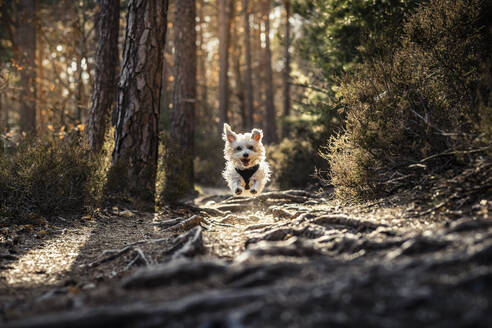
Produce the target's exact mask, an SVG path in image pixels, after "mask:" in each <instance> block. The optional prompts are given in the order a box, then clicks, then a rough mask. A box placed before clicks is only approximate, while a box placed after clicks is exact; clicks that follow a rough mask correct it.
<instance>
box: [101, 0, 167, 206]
mask: <svg viewBox="0 0 492 328" xmlns="http://www.w3.org/2000/svg"><path fill="white" fill-rule="evenodd" d="M167 7H168V1H167V0H147V1H137V0H130V1H129V2H128V14H127V23H126V24H127V25H126V37H125V48H124V51H123V65H122V68H121V74H120V83H119V90H118V108H117V110H118V118H117V123H116V130H115V145H114V151H113V165H112V168H111V173H110V177H109V181H108V187H109V188H117V190H118V191H120V192H123V193H124V194H126V193H129V194H130V195H132V197H133V198H134V201H135V202H134V205H135V206H137V207H147V208H151V209H153V205H154V201H155V199H154V194H155V177H156V169H157V147H158V141H159V137H158V132H159V131H158V122H159V104H160V92H161V83H162V54H163V52H164V45H165V35H166V27H167Z"/></svg>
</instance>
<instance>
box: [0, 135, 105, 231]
mask: <svg viewBox="0 0 492 328" xmlns="http://www.w3.org/2000/svg"><path fill="white" fill-rule="evenodd" d="M80 144H81V142H80V141H77V142H75V141H67V140H56V139H55V140H51V141H46V140H44V141H36V142H34V141H30V142H29V141H22V142H21V144H19V145H18V146H17V147H15V148H14V149H13V150H11V151H10V152H6V153H0V218H4V219H12V220H16V221H26V220H27V221H28V220H29V218H30V217H32V216H33V215H42V216H46V217H49V216H53V215H56V214H59V213H60V212H65V211H69V212H74V211H81V210H83V209H84V206H86V205H89V204H93V203H94V201H96V199H97V198H98V196H99V195H100V193H101V189H102V185H103V183H104V181H103V174H102V173H103V170H102V165H101V164H100V163H101V161H100V159H98V158H95V157H93V156H91V155H90V154H89V152H88V150H87V149H86V148H85V147H84V146H81V145H80Z"/></svg>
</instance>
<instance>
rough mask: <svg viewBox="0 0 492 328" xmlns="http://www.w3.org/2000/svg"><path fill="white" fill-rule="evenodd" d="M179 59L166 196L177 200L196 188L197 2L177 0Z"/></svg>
mask: <svg viewBox="0 0 492 328" xmlns="http://www.w3.org/2000/svg"><path fill="white" fill-rule="evenodd" d="M175 8H176V11H175V13H176V14H175V15H174V17H175V19H174V41H175V42H174V44H175V58H176V60H175V62H174V72H175V74H176V79H175V80H174V93H173V112H172V119H171V133H170V140H169V142H168V144H167V145H166V159H165V163H166V169H165V174H166V179H165V186H164V191H163V194H162V197H163V200H167V201H176V200H177V199H179V198H181V197H182V196H185V195H189V194H191V193H192V192H193V190H194V186H193V180H194V179H193V157H194V134H195V107H196V65H197V61H196V30H195V19H196V3H195V0H179V1H176V3H175Z"/></svg>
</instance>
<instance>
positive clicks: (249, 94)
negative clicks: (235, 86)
mask: <svg viewBox="0 0 492 328" xmlns="http://www.w3.org/2000/svg"><path fill="white" fill-rule="evenodd" d="M243 19H244V55H245V61H246V72H245V84H246V97H245V98H246V110H247V114H248V126H247V128H248V129H252V128H253V125H254V120H253V116H254V110H253V70H252V68H251V43H250V36H249V34H250V33H249V11H248V0H243Z"/></svg>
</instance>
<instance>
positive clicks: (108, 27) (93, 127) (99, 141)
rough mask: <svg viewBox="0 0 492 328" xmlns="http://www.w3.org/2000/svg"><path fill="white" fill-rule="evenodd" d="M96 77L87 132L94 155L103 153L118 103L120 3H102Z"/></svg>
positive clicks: (113, 0)
mask: <svg viewBox="0 0 492 328" xmlns="http://www.w3.org/2000/svg"><path fill="white" fill-rule="evenodd" d="M96 19H98V22H97V26H98V42H97V53H96V74H95V78H94V88H93V90H92V99H91V103H92V105H91V109H90V112H89V121H88V124H87V125H88V126H87V132H88V137H89V147H90V149H91V151H92V152H94V153H97V152H99V151H100V150H101V148H102V146H103V143H104V136H105V134H106V127H107V125H108V121H109V117H110V114H111V109H112V107H113V105H114V103H115V100H116V91H117V76H116V75H117V73H116V69H117V67H118V65H119V56H118V29H119V20H120V1H119V0H99V14H98V18H96Z"/></svg>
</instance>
